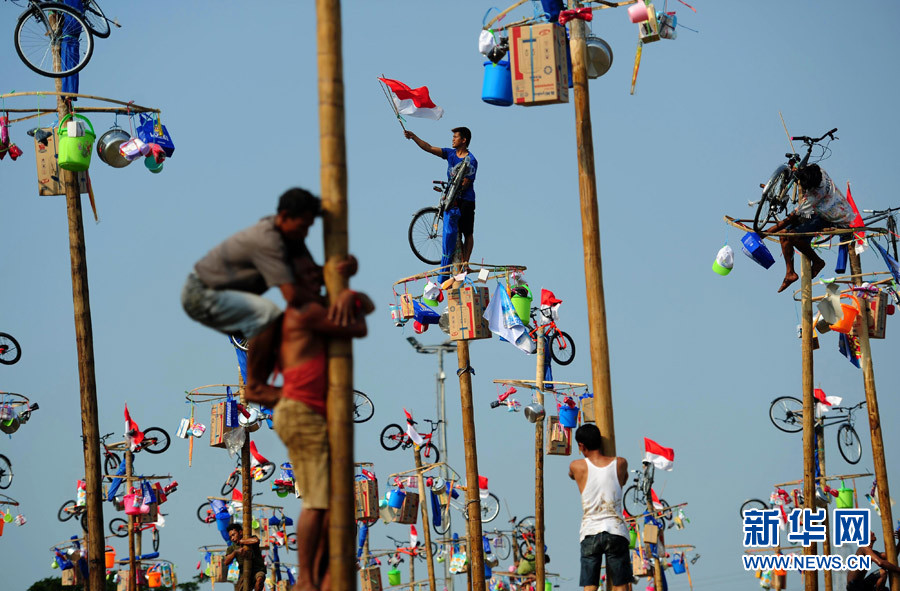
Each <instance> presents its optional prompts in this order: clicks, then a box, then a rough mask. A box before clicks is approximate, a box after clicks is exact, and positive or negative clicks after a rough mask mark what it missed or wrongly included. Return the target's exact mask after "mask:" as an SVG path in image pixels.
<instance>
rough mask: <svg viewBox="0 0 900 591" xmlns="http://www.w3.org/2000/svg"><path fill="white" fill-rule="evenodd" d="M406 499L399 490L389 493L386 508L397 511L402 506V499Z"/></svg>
mask: <svg viewBox="0 0 900 591" xmlns="http://www.w3.org/2000/svg"><path fill="white" fill-rule="evenodd" d="M405 498H406V493H405V492H403V491H402V490H400V489H395V490H392V491H391V496H390V497H388V506H389V507H393V508H394V509H399V508H400V507H402V506H403V499H405Z"/></svg>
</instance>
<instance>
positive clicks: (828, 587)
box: [772, 419, 834, 591]
mask: <svg viewBox="0 0 900 591" xmlns="http://www.w3.org/2000/svg"><path fill="white" fill-rule="evenodd" d="M816 450H817V454H818V457H819V466H818V468H819V474H825V427H824V425H823V423H822V419H819V420H817V421H816ZM817 483H818V481H817ZM822 554H826V555H828V554H831V520H830V519H829V518H828V507H825V541H824V542H822ZM822 574H823V577H824V582H825V591H832V590H833V589H834V586H833V584H832V578H831V570H830V569H825V570H824V571H823V572H822ZM780 579H781V577H778V576H776V575H775V574H774V573H773V574H772V584H773V585H776V584H778V585H780V584H781V581H780ZM776 580H778V583H776ZM777 588H778V589H781V587H777Z"/></svg>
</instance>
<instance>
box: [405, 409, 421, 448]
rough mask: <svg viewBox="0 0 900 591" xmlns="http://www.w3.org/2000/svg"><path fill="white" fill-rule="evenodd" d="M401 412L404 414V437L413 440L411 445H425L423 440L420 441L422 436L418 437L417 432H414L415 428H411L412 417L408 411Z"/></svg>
mask: <svg viewBox="0 0 900 591" xmlns="http://www.w3.org/2000/svg"><path fill="white" fill-rule="evenodd" d="M403 412H404V413H406V436H407V437H409V438H410V439H412V440H413V443H415V444H416V445H422V444H423V443H425V440H424V439H422V436H421V435H419V432H418V431H416V428H415V427H413V418H412V415H411V414H409V411H408V410H406V409H405V408H404V409H403Z"/></svg>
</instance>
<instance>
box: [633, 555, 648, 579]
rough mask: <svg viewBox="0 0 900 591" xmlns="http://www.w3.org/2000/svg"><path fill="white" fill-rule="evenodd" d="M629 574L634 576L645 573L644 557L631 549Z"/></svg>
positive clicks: (640, 575)
mask: <svg viewBox="0 0 900 591" xmlns="http://www.w3.org/2000/svg"><path fill="white" fill-rule="evenodd" d="M631 574H633V575H634V576H636V577H643V576H644V575H646V574H647V565H646V564H644V559H643V558H641V555H640V554H638V553H637V552H635V551H633V550H632V552H631Z"/></svg>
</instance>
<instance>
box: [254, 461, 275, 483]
mask: <svg viewBox="0 0 900 591" xmlns="http://www.w3.org/2000/svg"><path fill="white" fill-rule="evenodd" d="M256 474H262V476H260V477H259V478H257V477H256V475H254V479H255V480H256V481H257V482H265V481H266V480H268V479H269V478H271V477H272V474H275V464H273V463H272V462H266V463H265V464H260V465H258V466H257V472H256Z"/></svg>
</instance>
